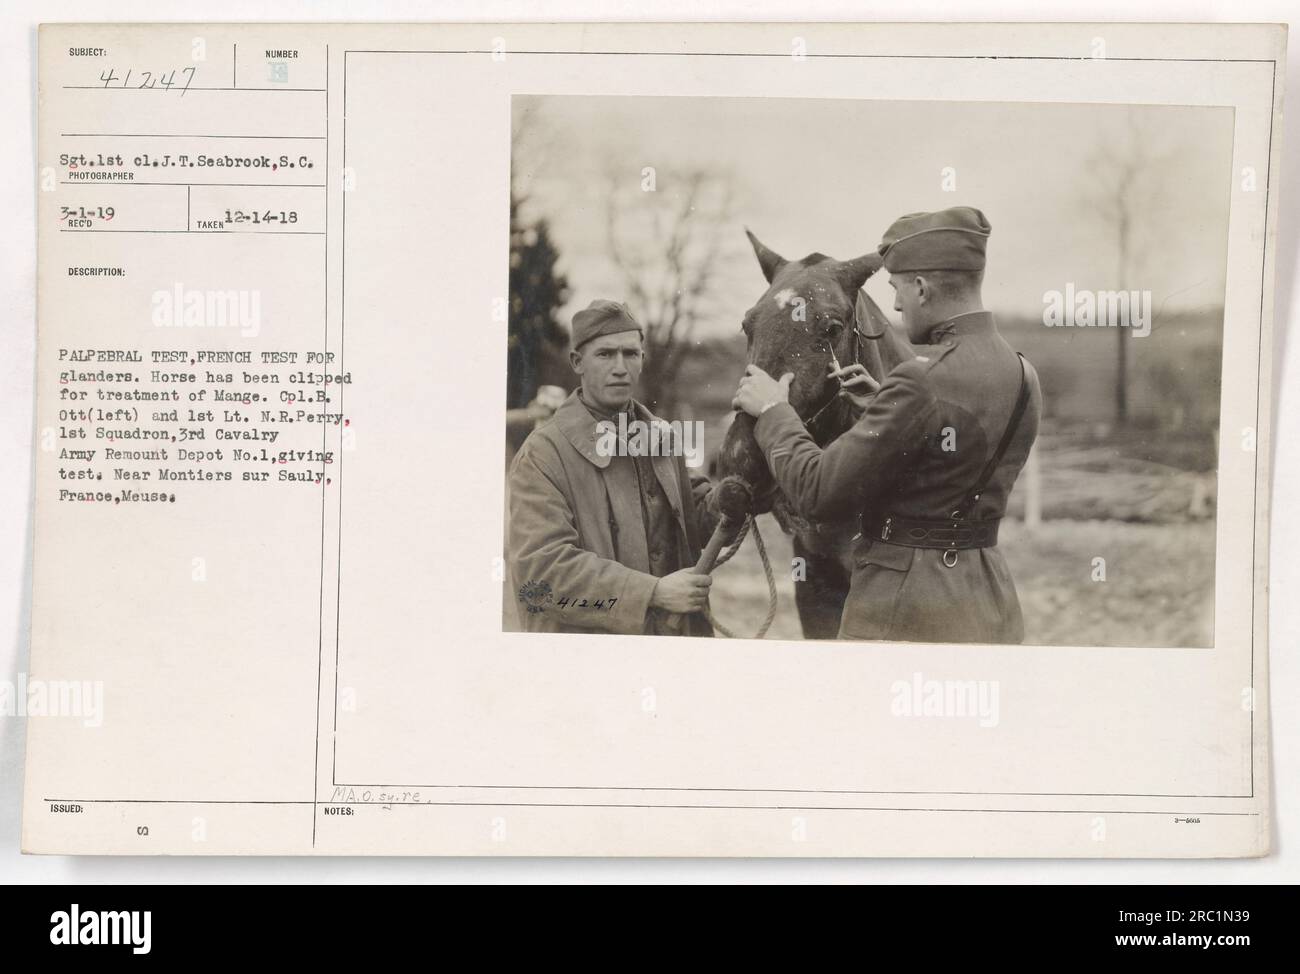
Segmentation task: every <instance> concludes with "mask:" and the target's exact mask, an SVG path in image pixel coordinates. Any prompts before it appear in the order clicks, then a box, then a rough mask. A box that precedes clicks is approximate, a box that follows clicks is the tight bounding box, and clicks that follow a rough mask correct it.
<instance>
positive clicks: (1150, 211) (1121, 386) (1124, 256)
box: [1085, 108, 1171, 426]
mask: <svg viewBox="0 0 1300 974" xmlns="http://www.w3.org/2000/svg"><path fill="white" fill-rule="evenodd" d="M1170 155H1171V153H1168V152H1162V153H1159V154H1157V153H1156V151H1155V149H1154V148H1153V147H1152V146H1151V144H1150V140H1149V137H1148V135H1147V132H1146V131H1145V130H1144V129H1143V127H1142V125H1141V122H1140V120H1139V118H1138V116H1137V113H1136V112H1135V111H1134V110H1133V109H1132V108H1130V109H1129V110H1128V112H1127V116H1126V119H1125V125H1124V126H1123V128H1122V129H1121V130H1120V131H1119V132H1117V133H1116V134H1115V136H1114V137H1113V138H1111V139H1110V140H1108V141H1106V142H1103V143H1102V144H1101V145H1100V146H1099V147H1098V148H1097V149H1096V150H1095V151H1094V152H1093V153H1092V155H1090V156H1089V158H1088V162H1087V165H1088V172H1089V176H1090V178H1091V181H1092V186H1091V187H1090V189H1089V190H1088V191H1087V192H1086V194H1085V203H1086V205H1087V206H1088V208H1089V209H1090V211H1091V212H1092V213H1093V214H1094V215H1095V217H1096V218H1097V219H1098V220H1100V221H1101V222H1102V224H1103V225H1104V226H1105V228H1106V229H1107V230H1108V232H1109V233H1110V234H1111V235H1112V239H1113V240H1114V242H1115V273H1116V280H1115V285H1114V286H1115V287H1116V288H1117V289H1118V290H1121V291H1127V290H1129V289H1130V287H1129V286H1130V284H1131V283H1132V282H1133V280H1134V278H1135V277H1136V274H1137V269H1138V267H1139V266H1140V264H1141V257H1140V253H1139V247H1138V243H1139V239H1140V237H1142V236H1150V234H1152V233H1153V232H1154V229H1153V228H1152V227H1150V226H1149V225H1145V224H1148V223H1149V222H1150V219H1151V218H1152V217H1154V216H1155V214H1156V213H1157V212H1158V209H1159V208H1158V206H1157V205H1156V202H1157V198H1158V196H1159V195H1160V185H1159V179H1158V176H1159V171H1160V167H1161V166H1162V165H1163V164H1164V163H1165V162H1166V161H1167V160H1168V159H1169V156H1170ZM1123 307H1124V308H1125V309H1127V305H1124V306H1123ZM1126 313H1128V312H1127V310H1126ZM1128 325H1129V322H1128V321H1122V322H1119V323H1118V325H1117V327H1116V328H1115V340H1116V343H1117V344H1116V372H1115V419H1116V422H1117V423H1119V424H1120V425H1121V426H1122V425H1124V424H1126V423H1127V422H1128V357H1129V339H1130V338H1131V335H1130V329H1129V327H1128Z"/></svg>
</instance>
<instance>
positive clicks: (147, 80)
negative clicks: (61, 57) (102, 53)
mask: <svg viewBox="0 0 1300 974" xmlns="http://www.w3.org/2000/svg"><path fill="white" fill-rule="evenodd" d="M197 70H198V69H197V68H194V67H188V68H181V69H180V70H179V71H178V70H177V69H175V68H173V69H172V70H170V71H165V72H164V71H160V72H158V73H156V74H155V73H154V72H153V71H141V72H139V73H136V72H135V71H134V70H131V71H127V73H126V74H125V75H123V76H122V77H120V78H119V77H118V76H117V72H116V71H114V70H113V69H112V68H109V69H108V70H107V71H104V72H103V73H101V74H100V76H99V80H100V81H102V82H103V83H104V87H105V88H132V87H135V88H161V89H162V90H164V91H170V90H171V89H172V88H175V89H176V90H177V91H179V92H180V93H181V94H182V95H183V94H185V92H187V91H189V90H190V82H192V81H193V80H194V72H195V71H197ZM133 74H135V81H136V83H135V84H134V85H132V84H131V76H132V75H133ZM178 74H179V75H180V78H179V79H178V78H177V75H178Z"/></svg>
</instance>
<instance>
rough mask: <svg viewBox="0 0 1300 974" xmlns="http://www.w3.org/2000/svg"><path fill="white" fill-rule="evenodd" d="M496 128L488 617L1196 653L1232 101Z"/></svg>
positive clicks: (701, 101)
mask: <svg viewBox="0 0 1300 974" xmlns="http://www.w3.org/2000/svg"><path fill="white" fill-rule="evenodd" d="M512 120H513V128H512V155H511V184H510V188H509V190H510V214H511V226H510V252H509V261H510V300H509V350H508V355H509V357H508V382H507V402H506V404H505V405H506V459H507V471H506V475H505V476H506V492H507V510H506V531H505V538H506V549H505V552H504V559H505V563H506V565H507V568H508V570H509V578H508V581H507V584H506V593H505V599H504V603H505V605H504V609H505V612H504V622H503V625H504V627H505V628H507V629H519V630H526V631H551V632H554V631H561V632H589V633H611V632H612V633H622V634H645V635H692V636H715V637H725V636H733V637H740V638H762V637H769V638H779V639H809V640H819V639H837V638H838V639H848V640H857V641H870V640H891V641H899V640H902V641H912V642H926V643H945V642H947V643H969V642H973V643H991V644H992V643H1013V644H1019V643H1024V644H1029V645H1043V646H1050V645H1068V646H1097V647H1102V646H1149V647H1184V648H1185V647H1197V648H1207V647H1212V646H1213V645H1214V614H1213V606H1214V594H1215V564H1216V560H1215V539H1216V524H1217V520H1216V511H1217V490H1216V485H1217V481H1216V471H1217V467H1218V457H1219V454H1220V451H1221V450H1224V449H1230V450H1240V449H1241V448H1242V446H1243V444H1242V443H1240V442H1238V440H1239V434H1238V432H1237V431H1231V432H1230V433H1229V434H1228V435H1227V437H1226V438H1224V437H1221V430H1220V423H1219V401H1220V392H1221V388H1220V376H1221V357H1222V350H1223V333H1224V327H1225V317H1224V289H1225V282H1226V255H1227V234H1228V212H1229V200H1230V192H1231V183H1232V180H1233V173H1232V139H1233V112H1232V111H1231V110H1230V109H1226V108H1215V107H1182V106H1168V105H1105V104H1034V103H1027V102H1026V103H972V102H960V103H958V102H932V101H911V102H872V101H862V100H841V99H771V98H768V99H757V98H704V97H673V98H655V97H610V96H589V97H580V96H527V95H520V96H515V98H514V99H513V105H512ZM1243 178H1249V177H1248V176H1247V177H1243ZM1247 435H1249V434H1247ZM1246 446H1247V447H1249V446H1250V444H1246Z"/></svg>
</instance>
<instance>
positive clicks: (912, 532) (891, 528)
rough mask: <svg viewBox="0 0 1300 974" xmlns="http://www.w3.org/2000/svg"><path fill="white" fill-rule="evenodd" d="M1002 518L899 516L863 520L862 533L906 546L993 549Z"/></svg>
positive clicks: (960, 549) (953, 549)
mask: <svg viewBox="0 0 1300 974" xmlns="http://www.w3.org/2000/svg"><path fill="white" fill-rule="evenodd" d="M1001 523H1002V519H1001V518H991V519H989V520H987V521H965V520H937V519H930V518H916V517H897V516H895V515H886V516H885V517H881V518H867V517H865V516H864V517H863V519H862V533H863V534H865V535H866V536H867V537H869V538H871V539H872V540H874V541H885V542H887V543H889V544H896V545H902V546H903V547H905V548H942V549H945V550H948V551H962V550H965V549H967V548H992V547H993V546H994V545H996V544H997V543H998V525H999V524H1001Z"/></svg>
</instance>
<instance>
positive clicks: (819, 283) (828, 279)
mask: <svg viewBox="0 0 1300 974" xmlns="http://www.w3.org/2000/svg"><path fill="white" fill-rule="evenodd" d="M746 232H747V233H748V231H746ZM749 241H750V243H751V244H753V246H754V253H755V254H756V255H757V257H758V263H759V266H760V267H761V268H762V269H763V276H764V277H766V278H767V283H768V288H767V290H766V291H765V292H764V293H763V296H762V297H761V298H759V299H758V302H757V303H756V304H755V305H754V306H753V307H752V308H750V309H749V311H748V312H746V314H745V318H744V322H743V324H742V328H743V329H744V332H745V337H746V339H747V341H748V343H749V354H748V362H749V363H750V364H751V365H757V366H758V367H759V368H761V369H763V370H764V371H765V372H767V373H768V374H769V375H771V376H773V377H774V378H780V377H781V376H782V375H783V374H784V373H786V372H793V373H794V382H793V383H792V384H791V386H790V404H791V405H792V406H794V408H795V411H796V412H798V414H799V415H800V417H801V418H803V419H804V420H805V421H808V420H809V419H810V418H811V417H813V416H815V415H816V414H817V413H818V412H819V411H820V410H821V409H823V407H825V406H826V405H827V404H828V403H830V402H831V400H832V399H834V398H835V397H836V395H838V393H839V383H838V382H837V381H836V380H835V379H831V378H829V377H828V375H829V370H828V369H827V365H828V364H829V363H830V361H831V357H832V354H833V355H834V356H835V358H836V359H838V360H839V361H840V363H841V365H848V364H850V363H851V361H852V359H851V358H850V357H849V351H848V350H849V349H850V348H851V347H852V346H853V343H852V342H851V341H850V339H851V337H852V331H853V327H854V308H855V302H856V300H857V295H858V290H859V289H860V288H861V287H862V285H863V284H865V283H866V280H867V278H868V277H870V276H871V275H872V274H873V273H875V271H877V270H878V269H879V268H880V266H881V259H880V257H879V256H878V255H877V254H875V253H870V254H867V255H865V256H863V257H858V258H856V259H854V260H842V261H841V260H835V259H834V258H831V257H827V256H825V255H824V254H809V255H808V256H807V257H805V258H804V259H803V260H796V261H788V260H786V259H785V258H783V257H781V256H780V255H779V254H777V253H776V252H775V251H772V250H769V249H768V248H767V247H765V246H763V244H761V243H760V242H759V241H758V239H757V238H756V237H755V236H754V235H753V234H752V233H751V234H749ZM718 471H719V473H720V474H721V475H722V476H723V477H725V478H730V479H731V480H732V482H733V483H734V482H735V481H737V480H738V481H740V483H741V484H742V485H743V486H744V487H746V488H748V492H749V495H750V497H751V498H752V499H753V508H754V510H755V511H763V510H767V509H768V508H769V507H770V495H771V494H772V487H773V483H772V475H771V472H770V471H769V470H768V468H767V462H766V460H764V458H763V454H762V451H761V450H760V449H759V447H758V443H757V442H756V441H755V440H754V420H753V419H752V418H751V417H749V416H748V415H745V414H744V413H742V414H740V415H738V416H737V417H736V421H735V422H734V423H732V424H731V428H730V429H729V430H728V431H727V436H726V439H725V440H724V441H723V444H722V452H721V454H720V455H719V458H718Z"/></svg>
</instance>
